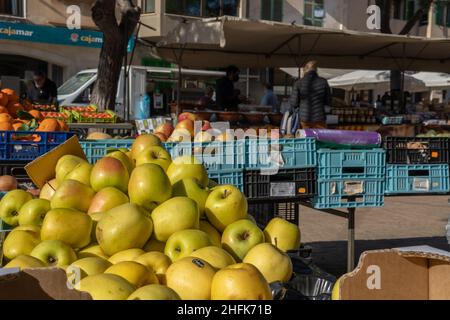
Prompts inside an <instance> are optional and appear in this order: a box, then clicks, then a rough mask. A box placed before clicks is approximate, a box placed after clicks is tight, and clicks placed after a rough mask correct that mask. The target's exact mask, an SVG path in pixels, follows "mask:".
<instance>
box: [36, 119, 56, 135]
mask: <svg viewBox="0 0 450 320" xmlns="http://www.w3.org/2000/svg"><path fill="white" fill-rule="evenodd" d="M59 130H60V127H59V123H58V120H56V119H44V120H43V121H42V122H41V123H40V124H39V128H38V129H37V130H36V131H38V132H52V131H59Z"/></svg>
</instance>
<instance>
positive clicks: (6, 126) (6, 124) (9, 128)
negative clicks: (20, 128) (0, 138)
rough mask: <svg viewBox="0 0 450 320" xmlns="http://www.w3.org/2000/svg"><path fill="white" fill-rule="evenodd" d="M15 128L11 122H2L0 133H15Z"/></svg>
mask: <svg viewBox="0 0 450 320" xmlns="http://www.w3.org/2000/svg"><path fill="white" fill-rule="evenodd" d="M13 130H14V128H13V126H12V125H11V123H9V122H0V131H13Z"/></svg>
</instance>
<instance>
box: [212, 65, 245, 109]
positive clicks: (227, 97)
mask: <svg viewBox="0 0 450 320" xmlns="http://www.w3.org/2000/svg"><path fill="white" fill-rule="evenodd" d="M239 75H240V70H239V69H238V68H237V67H236V66H229V67H228V68H227V69H226V76H225V77H223V78H221V79H219V80H217V83H216V105H217V107H218V109H219V110H230V109H231V110H233V109H237V108H238V106H239V104H240V103H241V101H242V99H241V97H240V92H239V91H238V90H235V89H234V83H235V82H238V81H239Z"/></svg>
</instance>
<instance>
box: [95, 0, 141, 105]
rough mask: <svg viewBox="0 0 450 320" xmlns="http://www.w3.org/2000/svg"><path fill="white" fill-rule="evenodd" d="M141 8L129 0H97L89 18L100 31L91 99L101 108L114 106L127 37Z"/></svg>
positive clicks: (131, 32) (134, 26)
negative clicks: (100, 46)
mask: <svg viewBox="0 0 450 320" xmlns="http://www.w3.org/2000/svg"><path fill="white" fill-rule="evenodd" d="M140 15H141V9H140V8H139V7H137V6H136V5H135V4H134V3H133V1H132V0H96V1H95V3H94V5H93V7H92V19H93V21H94V23H95V24H96V25H97V27H98V28H99V29H100V31H101V32H103V46H102V49H101V52H100V61H99V65H98V73H97V75H98V79H97V82H96V83H95V87H94V90H93V94H92V99H91V103H92V104H95V105H97V106H98V107H99V108H100V110H114V108H115V103H116V94H117V85H118V82H119V77H120V72H121V68H122V62H123V60H124V57H125V54H126V46H127V44H128V40H129V39H130V37H131V36H132V34H133V32H134V30H135V29H136V26H137V24H138V22H139V18H140Z"/></svg>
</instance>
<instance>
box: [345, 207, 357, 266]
mask: <svg viewBox="0 0 450 320" xmlns="http://www.w3.org/2000/svg"><path fill="white" fill-rule="evenodd" d="M355 211H356V209H355V208H351V209H349V210H348V217H347V219H348V241H347V271H348V272H350V271H353V270H354V269H355Z"/></svg>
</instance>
